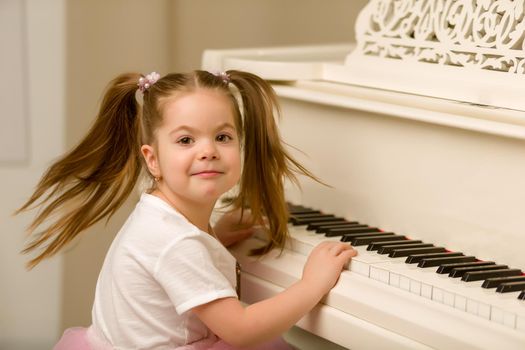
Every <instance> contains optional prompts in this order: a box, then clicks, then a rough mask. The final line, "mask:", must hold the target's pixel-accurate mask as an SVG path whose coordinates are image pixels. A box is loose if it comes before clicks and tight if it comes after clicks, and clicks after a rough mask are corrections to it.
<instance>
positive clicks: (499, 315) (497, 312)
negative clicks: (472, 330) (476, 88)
mask: <svg viewBox="0 0 525 350" xmlns="http://www.w3.org/2000/svg"><path fill="white" fill-rule="evenodd" d="M490 320H491V321H492V322H495V323H499V324H503V310H502V309H500V308H498V307H494V308H492V313H491V314H490Z"/></svg>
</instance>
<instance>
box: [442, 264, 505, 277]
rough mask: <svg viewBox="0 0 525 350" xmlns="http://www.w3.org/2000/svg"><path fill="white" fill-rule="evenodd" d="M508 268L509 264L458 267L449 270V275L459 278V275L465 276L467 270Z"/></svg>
mask: <svg viewBox="0 0 525 350" xmlns="http://www.w3.org/2000/svg"><path fill="white" fill-rule="evenodd" d="M508 268H509V267H508V266H507V265H487V266H468V267H456V268H454V269H452V270H451V271H450V272H449V274H448V277H452V278H458V277H463V275H464V274H466V273H467V272H477V271H493V270H504V269H508Z"/></svg>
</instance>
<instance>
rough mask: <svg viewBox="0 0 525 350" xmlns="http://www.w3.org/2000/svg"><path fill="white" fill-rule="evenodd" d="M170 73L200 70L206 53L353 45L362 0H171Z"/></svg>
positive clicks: (363, 1)
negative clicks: (293, 46)
mask: <svg viewBox="0 0 525 350" xmlns="http://www.w3.org/2000/svg"><path fill="white" fill-rule="evenodd" d="M173 3H174V7H173V12H172V14H171V18H172V20H170V22H169V23H170V27H171V29H170V32H171V38H172V45H171V56H172V58H173V60H172V64H173V66H172V67H173V69H176V70H180V71H186V70H191V69H195V68H199V65H200V62H201V56H202V51H203V50H205V49H221V48H241V47H262V46H282V45H310V44H322V43H340V42H350V41H355V40H354V23H355V18H356V16H357V14H358V12H359V10H360V9H361V8H363V7H364V5H365V4H366V3H367V1H366V0H352V1H348V0H330V1H319V0H284V1H283V0H264V1H263V0H259V1H245V0H222V1H210V0H174V1H173Z"/></svg>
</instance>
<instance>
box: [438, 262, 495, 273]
mask: <svg viewBox="0 0 525 350" xmlns="http://www.w3.org/2000/svg"><path fill="white" fill-rule="evenodd" d="M495 264H496V263H495V262H494V261H474V262H466V263H453V264H443V265H439V267H438V269H437V271H436V272H437V273H441V274H445V273H450V271H452V269H455V268H459V267H471V266H487V265H495Z"/></svg>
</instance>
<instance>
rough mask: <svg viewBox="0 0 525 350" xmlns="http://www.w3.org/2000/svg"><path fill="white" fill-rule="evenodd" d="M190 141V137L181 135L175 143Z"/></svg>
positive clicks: (184, 143)
mask: <svg viewBox="0 0 525 350" xmlns="http://www.w3.org/2000/svg"><path fill="white" fill-rule="evenodd" d="M192 142H193V140H192V139H191V137H188V136H184V137H181V138H180V139H178V140H177V143H180V144H181V145H189V144H190V143H192Z"/></svg>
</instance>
